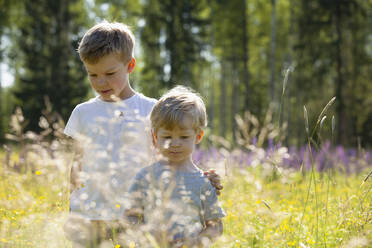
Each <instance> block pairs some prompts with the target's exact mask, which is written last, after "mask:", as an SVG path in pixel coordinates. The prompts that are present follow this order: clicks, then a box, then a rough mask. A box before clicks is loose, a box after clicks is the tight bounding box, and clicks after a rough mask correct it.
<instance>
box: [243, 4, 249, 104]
mask: <svg viewBox="0 0 372 248" xmlns="http://www.w3.org/2000/svg"><path fill="white" fill-rule="evenodd" d="M245 1H246V0H242V12H243V13H242V16H243V25H242V29H243V37H242V41H243V73H244V77H243V83H244V85H245V99H244V110H249V99H250V88H249V71H248V60H249V55H248V52H249V51H248V32H247V28H248V25H247V5H246V2H245Z"/></svg>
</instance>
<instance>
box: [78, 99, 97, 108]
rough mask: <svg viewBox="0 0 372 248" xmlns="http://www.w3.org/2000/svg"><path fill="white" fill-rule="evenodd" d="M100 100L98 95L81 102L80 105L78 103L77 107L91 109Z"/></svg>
mask: <svg viewBox="0 0 372 248" xmlns="http://www.w3.org/2000/svg"><path fill="white" fill-rule="evenodd" d="M97 102H98V100H97V97H93V98H90V99H89V100H87V101H85V102H81V103H79V104H78V105H76V107H75V108H76V109H89V108H91V107H93V106H94V105H95V104H97Z"/></svg>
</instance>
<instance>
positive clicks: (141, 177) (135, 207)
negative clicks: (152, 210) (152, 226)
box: [123, 170, 146, 225]
mask: <svg viewBox="0 0 372 248" xmlns="http://www.w3.org/2000/svg"><path fill="white" fill-rule="evenodd" d="M145 185H146V180H145V171H144V170H142V171H140V172H139V173H138V174H137V175H136V177H135V179H134V181H133V183H132V185H131V186H130V187H129V190H128V193H129V195H128V196H129V198H128V203H129V207H128V208H127V209H125V211H124V215H123V218H124V221H125V222H126V224H128V225H137V224H142V223H143V222H144V218H143V215H144V201H145V199H144V198H145V188H146V186H145Z"/></svg>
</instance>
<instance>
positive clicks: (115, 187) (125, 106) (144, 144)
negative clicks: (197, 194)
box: [64, 93, 156, 220]
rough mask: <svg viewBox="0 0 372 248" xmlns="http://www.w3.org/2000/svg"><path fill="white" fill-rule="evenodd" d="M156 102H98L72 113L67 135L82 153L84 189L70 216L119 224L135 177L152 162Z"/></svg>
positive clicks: (74, 200)
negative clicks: (152, 118) (151, 119)
mask: <svg viewBox="0 0 372 248" xmlns="http://www.w3.org/2000/svg"><path fill="white" fill-rule="evenodd" d="M155 103H156V100H155V99H152V98H148V97H145V96H144V95H142V94H138V93H136V94H135V95H134V96H132V97H130V98H128V99H125V100H123V101H120V102H106V101H103V100H101V99H99V98H98V97H96V98H93V99H90V100H89V101H87V102H84V103H81V104H79V105H77V106H76V107H75V109H74V110H73V112H72V114H71V116H70V118H69V120H68V122H67V125H66V127H65V130H64V133H65V134H67V135H68V136H71V137H72V138H74V139H75V140H77V141H78V142H79V144H80V145H81V146H82V148H83V158H82V171H81V173H80V175H79V176H80V179H81V182H82V185H83V186H82V187H81V188H79V189H77V190H75V191H73V192H72V193H71V196H70V208H71V212H73V213H76V214H80V215H82V216H83V217H86V218H89V219H92V220H118V219H121V218H122V213H123V211H124V208H125V204H127V201H126V192H127V191H128V187H129V186H130V184H131V182H132V180H133V179H134V177H135V175H136V173H137V172H138V171H140V170H141V169H142V168H143V167H144V166H146V165H148V164H149V163H150V162H151V160H152V153H151V149H150V147H151V143H150V142H151V141H150V135H149V127H150V125H149V118H148V117H149V114H150V112H151V109H152V107H153V106H154V104H155Z"/></svg>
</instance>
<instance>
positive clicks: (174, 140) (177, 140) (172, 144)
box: [171, 139, 181, 146]
mask: <svg viewBox="0 0 372 248" xmlns="http://www.w3.org/2000/svg"><path fill="white" fill-rule="evenodd" d="M180 143H181V142H180V139H172V140H171V146H178V145H180Z"/></svg>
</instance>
